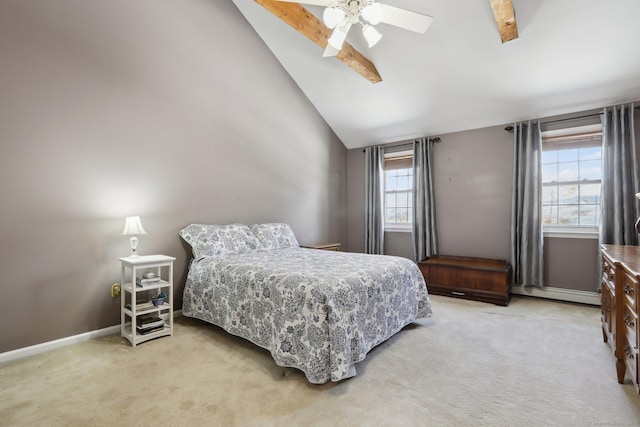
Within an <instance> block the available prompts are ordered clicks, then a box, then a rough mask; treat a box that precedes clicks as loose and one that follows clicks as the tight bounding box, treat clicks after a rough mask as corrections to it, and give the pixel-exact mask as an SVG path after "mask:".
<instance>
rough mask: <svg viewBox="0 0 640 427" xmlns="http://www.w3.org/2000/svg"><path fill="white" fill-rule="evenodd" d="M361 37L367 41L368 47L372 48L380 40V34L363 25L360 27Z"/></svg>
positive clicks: (369, 26)
mask: <svg viewBox="0 0 640 427" xmlns="http://www.w3.org/2000/svg"><path fill="white" fill-rule="evenodd" d="M362 35H363V36H364V38H365V40H366V41H367V44H368V45H369V47H373V46H374V45H375V44H376V43H378V42H379V41H380V39H381V38H382V34H380V33H379V32H378V31H377V30H376V29H375V28H373V27H372V26H371V25H365V26H363V27H362Z"/></svg>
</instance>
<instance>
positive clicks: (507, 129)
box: [504, 105, 640, 132]
mask: <svg viewBox="0 0 640 427" xmlns="http://www.w3.org/2000/svg"><path fill="white" fill-rule="evenodd" d="M633 108H634V109H635V110H640V105H636V106H635V107H633ZM601 115H602V113H594V114H587V115H584V116H579V117H568V118H566V119H558V120H549V121H548V122H542V121H541V122H540V124H541V125H546V124H549V123H561V122H566V121H571V120H580V119H588V118H591V117H598V116H601ZM504 130H506V131H507V132H513V126H507V127H506V128H504Z"/></svg>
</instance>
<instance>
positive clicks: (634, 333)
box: [622, 304, 638, 348]
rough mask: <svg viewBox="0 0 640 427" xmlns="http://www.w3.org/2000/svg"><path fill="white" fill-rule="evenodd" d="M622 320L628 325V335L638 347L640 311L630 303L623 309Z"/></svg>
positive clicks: (630, 340)
mask: <svg viewBox="0 0 640 427" xmlns="http://www.w3.org/2000/svg"><path fill="white" fill-rule="evenodd" d="M622 322H623V323H624V324H625V325H626V334H625V335H626V336H627V339H628V340H629V342H630V343H631V344H632V345H633V346H634V347H636V348H638V313H636V312H635V310H632V309H631V307H629V305H628V304H624V308H623V309H622Z"/></svg>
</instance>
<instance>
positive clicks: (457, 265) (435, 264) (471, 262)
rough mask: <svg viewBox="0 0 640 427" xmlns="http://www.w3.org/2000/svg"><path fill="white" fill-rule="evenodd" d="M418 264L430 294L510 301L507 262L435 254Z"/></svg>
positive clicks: (496, 302)
mask: <svg viewBox="0 0 640 427" xmlns="http://www.w3.org/2000/svg"><path fill="white" fill-rule="evenodd" d="M418 266H419V267H420V270H421V271H422V275H423V276H424V279H425V281H426V282H427V288H428V290H429V293H431V294H434V295H446V296H450V297H457V298H466V299H472V300H476V301H484V302H491V303H494V304H498V305H505V306H506V305H507V304H509V299H510V294H509V291H510V290H511V265H510V264H509V263H508V262H506V261H503V260H496V259H485V258H470V257H457V256H447V255H434V256H432V257H430V258H427V259H425V260H423V261H420V262H419V263H418Z"/></svg>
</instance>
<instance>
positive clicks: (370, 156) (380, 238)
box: [364, 146, 384, 255]
mask: <svg viewBox="0 0 640 427" xmlns="http://www.w3.org/2000/svg"><path fill="white" fill-rule="evenodd" d="M364 155H365V163H364V165H365V166H364V170H365V179H364V184H365V187H366V194H365V209H364V213H365V229H364V249H365V252H366V253H368V254H380V255H381V254H383V253H384V216H383V215H384V208H383V207H384V202H383V200H384V199H383V196H384V192H383V188H382V178H383V173H384V170H383V167H384V163H383V162H384V149H383V148H382V147H381V146H375V147H367V148H365V150H364Z"/></svg>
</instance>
